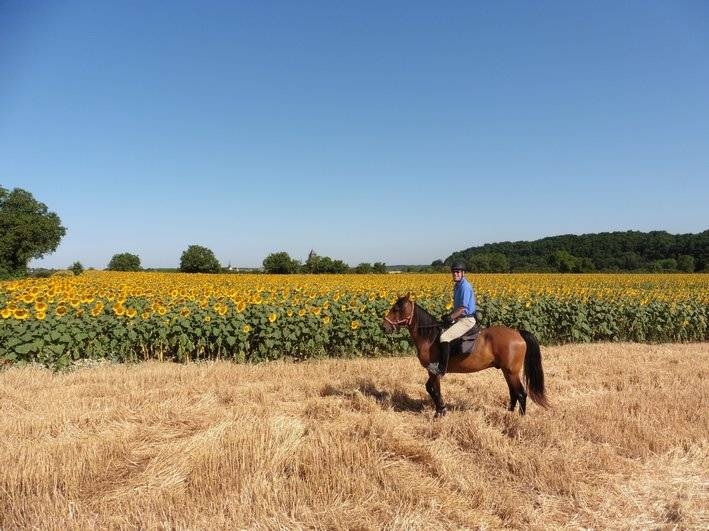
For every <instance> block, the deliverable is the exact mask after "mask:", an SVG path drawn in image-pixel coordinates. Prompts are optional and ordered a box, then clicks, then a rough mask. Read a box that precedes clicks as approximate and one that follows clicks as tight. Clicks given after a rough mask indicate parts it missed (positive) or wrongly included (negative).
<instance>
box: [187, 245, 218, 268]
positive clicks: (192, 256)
mask: <svg viewBox="0 0 709 531" xmlns="http://www.w3.org/2000/svg"><path fill="white" fill-rule="evenodd" d="M221 270H222V266H221V265H220V264H219V261H218V260H217V257H216V256H214V253H213V252H212V251H211V250H210V249H207V248H206V247H202V246H201V245H190V246H189V247H188V248H187V250H185V251H184V252H183V253H182V257H181V258H180V271H182V272H184V273H219V272H220V271H221Z"/></svg>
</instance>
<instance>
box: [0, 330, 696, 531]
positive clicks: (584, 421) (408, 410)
mask: <svg viewBox="0 0 709 531" xmlns="http://www.w3.org/2000/svg"><path fill="white" fill-rule="evenodd" d="M542 353H543V356H544V366H545V372H546V378H547V389H548V394H549V398H550V400H551V401H552V403H553V405H554V408H553V409H551V410H543V409H541V408H539V407H537V406H536V405H534V404H529V405H528V414H527V416H526V417H520V416H519V415H518V414H517V413H509V412H507V411H506V409H505V405H506V401H507V388H506V385H505V383H504V380H503V378H502V375H501V374H500V373H499V372H498V371H495V370H488V371H484V372H481V373H477V374H473V375H455V374H453V375H449V376H447V377H446V378H445V379H444V381H443V393H444V398H445V399H446V401H447V402H448V404H449V406H451V412H450V413H449V415H448V416H447V417H445V418H443V419H441V420H433V419H432V417H433V409H432V407H431V404H430V401H429V399H428V396H427V395H426V392H425V389H424V385H423V384H424V381H425V372H424V371H423V369H421V367H420V366H419V365H418V363H417V361H416V360H415V359H414V358H413V357H408V358H395V359H376V360H363V359H360V360H349V361H337V360H325V361H313V362H308V363H302V364H288V363H283V362H278V363H270V364H263V365H258V366H245V365H234V364H229V363H223V362H222V363H206V364H197V365H174V364H167V363H165V364H158V363H147V364H144V365H134V366H121V365H106V366H99V367H93V368H84V369H79V370H76V371H74V372H71V373H66V374H53V373H51V372H48V371H45V370H42V369H38V368H13V369H9V370H6V371H4V372H2V373H0V409H1V411H2V418H0V528H2V529H15V528H40V529H88V528H129V529H130V528H141V529H153V528H157V529H161V528H177V529H184V528H189V529H215V528H221V529H224V528H229V529H238V528H249V529H300V528H319V529H406V530H409V529H424V528H426V529H430V528H435V529H440V528H450V529H460V528H473V529H476V528H487V529H490V528H501V527H511V528H523V529H550V528H554V529H559V528H568V529H581V528H594V529H607V528H613V529H628V528H630V529H647V528H660V529H707V527H709V442H708V438H709V437H708V435H709V416H708V415H707V411H709V392H708V391H709V344H706V343H703V344H688V345H637V344H630V345H629V344H612V345H567V346H562V347H547V348H543V350H542Z"/></svg>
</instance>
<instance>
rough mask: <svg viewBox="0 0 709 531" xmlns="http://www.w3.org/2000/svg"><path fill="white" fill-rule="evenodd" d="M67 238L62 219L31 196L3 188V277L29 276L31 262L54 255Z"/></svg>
mask: <svg viewBox="0 0 709 531" xmlns="http://www.w3.org/2000/svg"><path fill="white" fill-rule="evenodd" d="M65 234H66V229H65V228H64V227H62V225H61V220H60V219H59V216H57V214H55V213H54V212H50V211H49V210H48V208H47V205H45V204H44V203H41V202H39V201H37V200H36V199H35V198H34V197H33V196H32V194H31V193H30V192H28V191H26V190H22V189H21V188H15V189H13V190H12V191H8V190H6V189H5V188H3V187H1V186H0V276H14V275H23V274H25V273H26V271H27V264H28V263H29V261H30V260H32V259H34V258H42V257H43V256H44V255H45V254H47V253H52V252H54V251H55V250H56V249H57V247H58V246H59V242H60V241H61V239H62V237H63V236H64V235H65Z"/></svg>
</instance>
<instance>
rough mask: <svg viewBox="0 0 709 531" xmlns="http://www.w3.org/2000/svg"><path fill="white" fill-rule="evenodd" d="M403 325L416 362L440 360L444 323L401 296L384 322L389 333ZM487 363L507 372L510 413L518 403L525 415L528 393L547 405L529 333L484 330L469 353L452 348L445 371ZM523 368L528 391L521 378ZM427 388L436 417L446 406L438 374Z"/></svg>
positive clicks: (536, 349) (536, 347)
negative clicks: (440, 344)
mask: <svg viewBox="0 0 709 531" xmlns="http://www.w3.org/2000/svg"><path fill="white" fill-rule="evenodd" d="M402 326H406V327H407V328H408V329H409V332H410V333H411V337H412V339H413V340H414V344H415V345H416V351H417V352H418V358H419V362H421V365H422V366H423V367H424V368H425V367H427V366H428V364H429V363H430V362H432V361H436V360H438V351H439V341H438V337H439V336H440V333H441V330H442V329H443V327H442V326H441V323H440V322H438V320H437V319H436V318H435V317H433V316H432V315H431V314H430V313H428V312H427V311H426V310H424V309H423V308H422V307H421V306H420V305H419V304H416V303H415V302H414V301H413V300H411V297H410V296H409V295H406V296H404V297H399V299H398V300H397V301H396V302H395V303H394V306H392V307H391V309H390V310H389V312H388V313H387V315H386V316H385V317H384V321H383V322H382V327H383V328H384V331H385V332H387V333H392V332H395V331H396V330H398V329H399V328H400V327H402ZM451 350H453V349H451ZM490 367H495V368H497V369H501V370H502V374H503V375H504V376H505V381H507V387H508V388H509V390H510V406H509V410H510V411H514V409H515V406H516V405H517V403H518V402H519V412H520V414H521V415H524V413H525V411H526V409H527V393H529V397H530V398H531V399H532V400H533V401H534V402H535V403H537V404H538V405H540V406H542V407H545V408H546V407H548V406H549V403H548V401H547V398H546V396H545V394H544V371H543V370H542V355H541V352H540V350H539V343H538V342H537V339H536V338H535V337H534V335H532V334H531V333H530V332H527V331H524V330H515V329H513V328H507V327H506V326H492V327H490V328H484V329H483V330H482V332H480V335H479V336H478V338H477V339H476V340H475V345H474V347H473V350H472V351H471V352H469V353H467V354H453V352H451V357H450V361H449V362H448V372H459V373H463V372H477V371H481V370H483V369H489V368H490ZM522 368H524V377H525V383H526V387H527V390H526V391H525V388H524V386H523V385H522V381H521V373H522ZM426 390H427V391H428V394H429V395H431V399H433V403H434V404H435V406H436V416H437V417H439V416H442V415H445V414H446V412H447V410H446V406H445V404H444V403H443V399H442V397H441V377H440V376H438V375H434V374H431V373H429V375H428V381H427V382H426Z"/></svg>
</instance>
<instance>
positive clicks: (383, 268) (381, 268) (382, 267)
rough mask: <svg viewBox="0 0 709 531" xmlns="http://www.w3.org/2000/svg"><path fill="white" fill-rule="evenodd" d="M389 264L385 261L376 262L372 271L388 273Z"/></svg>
mask: <svg viewBox="0 0 709 531" xmlns="http://www.w3.org/2000/svg"><path fill="white" fill-rule="evenodd" d="M386 272H387V265H386V264H385V263H384V262H374V265H373V266H372V273H386Z"/></svg>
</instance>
